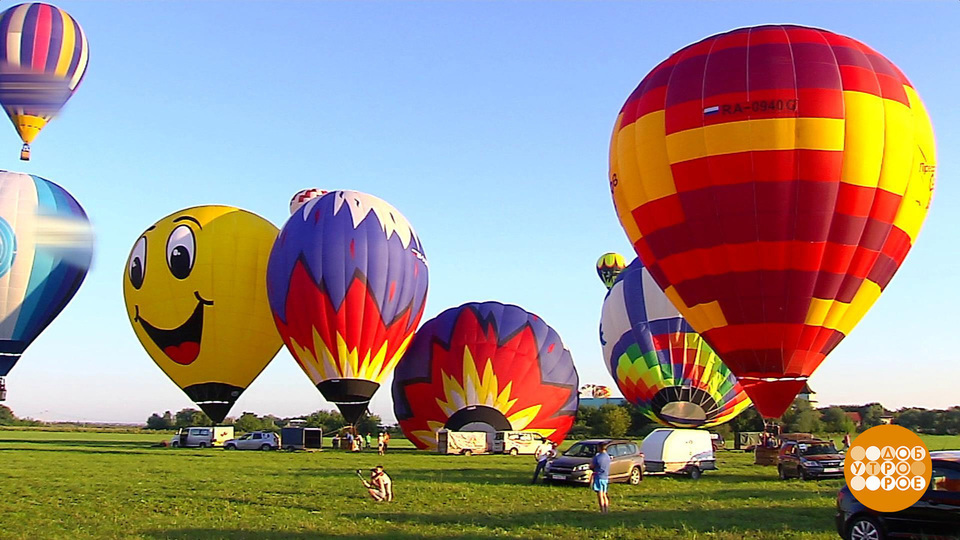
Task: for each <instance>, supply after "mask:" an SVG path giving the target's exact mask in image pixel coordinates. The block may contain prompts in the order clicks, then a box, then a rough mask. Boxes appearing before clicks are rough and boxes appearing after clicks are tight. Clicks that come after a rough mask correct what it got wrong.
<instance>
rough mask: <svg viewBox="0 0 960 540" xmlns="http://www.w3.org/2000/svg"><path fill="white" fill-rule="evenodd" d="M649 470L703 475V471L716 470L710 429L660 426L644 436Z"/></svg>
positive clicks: (647, 472) (644, 459) (654, 472)
mask: <svg viewBox="0 0 960 540" xmlns="http://www.w3.org/2000/svg"><path fill="white" fill-rule="evenodd" d="M641 451H642V452H643V461H644V463H645V464H646V467H647V468H646V474H667V473H673V474H687V475H689V476H690V477H691V478H694V479H697V478H700V473H701V472H703V471H711V470H716V468H717V460H716V457H715V456H714V455H713V441H711V439H710V432H709V431H705V430H699V429H672V428H660V429H655V430H653V431H652V432H651V433H650V434H649V435H647V437H646V438H645V439H643V446H642V448H641Z"/></svg>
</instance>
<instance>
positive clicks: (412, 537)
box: [140, 529, 498, 540]
mask: <svg viewBox="0 0 960 540" xmlns="http://www.w3.org/2000/svg"><path fill="white" fill-rule="evenodd" d="M140 534H141V535H143V536H145V537H146V538H158V539H164V540H194V539H196V538H220V539H228V540H244V539H247V538H250V539H258V540H280V539H287V538H289V539H292V540H299V539H307V538H309V539H311V540H313V539H315V538H356V539H359V540H373V539H375V538H390V539H398V540H419V539H421V538H423V537H424V536H423V534H419V533H406V532H399V531H394V530H391V531H384V532H377V533H367V534H362V533H358V532H356V531H345V532H343V533H338V532H331V531H322V532H319V531H304V532H280V531H225V530H221V529H177V530H168V531H142V532H141V533H140ZM497 536H498V535H494V534H483V535H478V534H449V533H447V534H444V535H443V538H451V539H453V540H466V539H468V538H494V537H497Z"/></svg>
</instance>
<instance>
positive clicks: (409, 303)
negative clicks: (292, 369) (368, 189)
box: [267, 191, 428, 424]
mask: <svg viewBox="0 0 960 540" xmlns="http://www.w3.org/2000/svg"><path fill="white" fill-rule="evenodd" d="M427 274H428V272H427V260H426V258H425V257H424V254H423V247H422V246H421V245H420V239H419V238H417V234H416V233H415V232H414V230H413V227H411V226H410V223H409V222H408V221H407V220H406V218H404V217H403V215H401V214H400V212H398V211H397V209H396V208H394V207H392V206H390V205H389V204H388V203H386V202H385V201H383V200H381V199H379V198H377V197H374V196H373V195H368V194H366V193H360V192H358V191H332V192H330V193H327V194H326V195H323V196H320V197H316V198H313V199H310V200H308V201H307V202H306V204H304V205H303V206H302V207H301V208H300V209H299V210H297V211H296V212H295V213H294V214H293V215H292V216H290V219H289V220H288V221H287V223H286V225H284V226H283V229H282V230H281V231H280V236H279V237H278V238H277V241H276V243H275V245H274V247H273V251H272V252H271V253H270V264H269V266H268V268H267V289H268V295H269V297H270V307H271V309H272V310H273V316H274V320H275V322H276V325H277V328H278V329H279V330H280V335H281V336H282V337H283V341H284V343H286V345H287V349H288V350H289V351H290V354H292V355H293V357H294V358H295V359H296V361H297V363H298V364H300V367H301V368H303V371H304V372H305V373H306V374H307V376H308V377H310V380H311V381H312V382H313V384H315V385H316V386H317V389H318V390H320V393H321V394H322V395H323V397H324V398H326V400H327V401H330V402H332V403H335V404H336V405H337V407H338V408H339V409H340V412H341V413H342V414H343V416H344V418H345V419H346V421H347V422H348V423H350V424H355V423H356V422H357V421H358V420H359V419H360V417H361V416H363V413H364V412H365V411H366V409H367V405H368V404H369V403H370V398H371V397H372V396H373V394H374V393H375V392H376V391H377V389H378V388H380V385H381V384H382V383H383V381H384V379H386V378H387V377H388V376H389V375H390V373H392V372H393V369H394V367H395V366H396V364H397V362H399V361H400V357H401V356H402V355H403V352H404V351H405V350H406V349H407V346H408V345H409V344H410V339H411V338H412V337H413V333H414V331H415V330H416V328H417V324H419V322H420V318H421V317H422V316H423V308H424V303H425V302H426V298H427Z"/></svg>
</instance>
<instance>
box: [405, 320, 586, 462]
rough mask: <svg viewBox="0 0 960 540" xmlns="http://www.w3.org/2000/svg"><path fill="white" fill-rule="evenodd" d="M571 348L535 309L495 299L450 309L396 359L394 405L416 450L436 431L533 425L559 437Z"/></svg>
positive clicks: (573, 396)
mask: <svg viewBox="0 0 960 540" xmlns="http://www.w3.org/2000/svg"><path fill="white" fill-rule="evenodd" d="M578 383H579V379H578V377H577V370H576V368H575V367H574V365H573V358H572V357H571V355H570V351H568V350H567V349H565V348H564V346H563V342H562V341H561V340H560V336H559V335H558V334H557V332H556V331H555V330H554V329H553V328H551V327H549V326H547V324H546V323H545V322H544V321H543V320H542V319H540V318H539V317H537V316H536V315H534V314H532V313H529V312H527V311H525V310H524V309H523V308H520V307H518V306H514V305H505V304H501V303H499V302H484V303H469V304H464V305H462V306H460V307H455V308H450V309H448V310H446V311H444V312H443V313H441V314H440V315H437V316H436V317H435V318H433V319H430V320H429V321H427V322H425V323H424V324H423V327H421V328H420V330H419V331H418V332H417V335H416V337H415V338H414V340H413V343H412V344H411V346H410V349H409V350H408V351H407V353H406V354H405V355H404V357H403V359H402V360H401V361H400V365H399V366H398V367H397V372H396V376H395V377H394V381H393V409H394V412H395V413H396V416H397V420H398V421H399V423H400V428H401V429H402V430H403V432H404V434H406V436H407V438H408V439H410V440H411V441H412V442H413V444H415V445H416V446H417V448H421V449H436V447H437V432H438V431H439V430H441V429H444V428H446V429H450V430H454V431H488V432H491V431H511V430H515V431H520V430H527V431H536V432H539V433H540V434H541V435H543V436H544V437H547V438H549V439H550V440H552V441H556V442H557V443H560V442H562V441H563V438H564V436H565V435H566V434H567V432H568V431H569V430H570V428H571V427H572V426H573V423H574V421H575V420H576V415H577V406H578V404H579V395H578V392H577V388H578Z"/></svg>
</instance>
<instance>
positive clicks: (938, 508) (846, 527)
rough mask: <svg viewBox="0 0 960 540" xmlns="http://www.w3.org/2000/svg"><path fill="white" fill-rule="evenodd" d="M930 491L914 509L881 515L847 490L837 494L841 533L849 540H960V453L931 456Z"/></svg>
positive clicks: (839, 530)
mask: <svg viewBox="0 0 960 540" xmlns="http://www.w3.org/2000/svg"><path fill="white" fill-rule="evenodd" d="M930 460H931V461H932V464H933V472H932V474H931V476H930V487H928V488H927V491H926V492H924V494H923V495H921V496H920V500H919V501H917V502H916V503H914V505H913V506H911V507H910V508H907V509H906V510H901V511H899V512H890V513H887V512H877V511H876V510H871V509H869V508H867V507H866V506H864V505H862V504H860V501H858V500H857V499H856V497H854V496H853V494H852V493H850V488H848V487H847V486H843V488H842V489H841V490H840V492H839V493H837V532H839V533H840V536H842V537H844V538H846V539H847V540H883V539H884V538H887V537H897V538H955V539H960V451H951V452H930Z"/></svg>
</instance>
